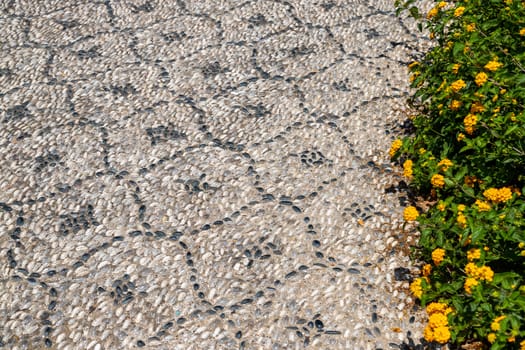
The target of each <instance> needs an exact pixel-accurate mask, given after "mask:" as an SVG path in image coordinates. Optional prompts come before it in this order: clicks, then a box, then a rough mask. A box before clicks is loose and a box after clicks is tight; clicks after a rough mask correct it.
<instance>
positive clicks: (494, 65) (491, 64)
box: [485, 60, 503, 72]
mask: <svg viewBox="0 0 525 350" xmlns="http://www.w3.org/2000/svg"><path fill="white" fill-rule="evenodd" d="M501 66H503V63H500V62H498V61H496V60H494V61H490V62H489V63H487V64H486V65H485V69H487V70H490V71H491V72H495V71H497V70H498V68H500V67H501Z"/></svg>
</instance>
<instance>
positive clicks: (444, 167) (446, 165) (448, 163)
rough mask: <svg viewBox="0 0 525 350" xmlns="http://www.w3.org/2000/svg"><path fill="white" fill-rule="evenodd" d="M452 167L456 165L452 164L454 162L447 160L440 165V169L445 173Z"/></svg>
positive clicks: (444, 159) (443, 160)
mask: <svg viewBox="0 0 525 350" xmlns="http://www.w3.org/2000/svg"><path fill="white" fill-rule="evenodd" d="M452 165H454V163H452V161H451V160H450V159H447V158H443V159H442V160H441V161H440V162H439V163H438V167H441V170H443V171H447V170H448V168H450V167H451V166H452Z"/></svg>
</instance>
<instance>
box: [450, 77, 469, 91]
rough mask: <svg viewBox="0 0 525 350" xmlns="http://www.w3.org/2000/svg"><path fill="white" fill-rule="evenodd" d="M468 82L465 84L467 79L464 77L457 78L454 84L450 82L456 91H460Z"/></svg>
mask: <svg viewBox="0 0 525 350" xmlns="http://www.w3.org/2000/svg"><path fill="white" fill-rule="evenodd" d="M465 86H467V84H465V81H464V80H463V79H459V80H456V81H455V82H453V83H452V84H450V88H451V89H452V91H454V92H459V90H461V89H463V88H464V87H465Z"/></svg>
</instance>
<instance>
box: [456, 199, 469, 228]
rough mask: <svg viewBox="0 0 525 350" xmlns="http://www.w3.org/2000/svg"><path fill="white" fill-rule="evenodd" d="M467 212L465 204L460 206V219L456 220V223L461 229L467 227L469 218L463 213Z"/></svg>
mask: <svg viewBox="0 0 525 350" xmlns="http://www.w3.org/2000/svg"><path fill="white" fill-rule="evenodd" d="M464 210H465V205H464V204H459V205H458V217H457V218H456V222H457V223H458V225H459V226H460V227H461V228H465V227H467V218H466V216H465V214H463V211H464Z"/></svg>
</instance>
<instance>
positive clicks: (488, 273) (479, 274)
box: [465, 262, 494, 282]
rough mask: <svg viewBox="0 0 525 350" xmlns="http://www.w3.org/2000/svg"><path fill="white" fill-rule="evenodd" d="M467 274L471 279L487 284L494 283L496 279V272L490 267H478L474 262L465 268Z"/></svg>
mask: <svg viewBox="0 0 525 350" xmlns="http://www.w3.org/2000/svg"><path fill="white" fill-rule="evenodd" d="M465 273H466V274H467V276H469V277H472V278H475V279H478V280H482V281H487V282H492V280H493V278H494V271H492V269H491V268H490V267H488V266H485V265H483V266H480V267H478V266H477V265H476V264H474V263H473V262H469V263H468V264H467V265H466V266H465Z"/></svg>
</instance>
